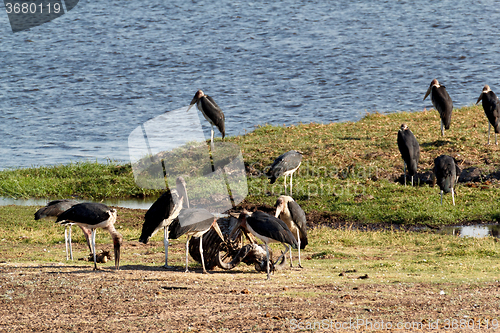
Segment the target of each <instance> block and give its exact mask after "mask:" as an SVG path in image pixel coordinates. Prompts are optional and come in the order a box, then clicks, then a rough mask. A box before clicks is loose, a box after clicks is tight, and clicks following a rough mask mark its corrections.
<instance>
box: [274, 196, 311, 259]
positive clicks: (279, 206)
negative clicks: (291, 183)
mask: <svg viewBox="0 0 500 333" xmlns="http://www.w3.org/2000/svg"><path fill="white" fill-rule="evenodd" d="M275 207H276V215H275V216H276V217H277V218H279V219H280V220H282V221H283V222H285V224H286V225H287V226H288V229H290V231H291V232H292V234H293V236H294V237H295V240H296V241H297V245H298V246H297V247H298V250H299V267H300V268H302V263H301V261H300V250H301V249H302V250H303V249H305V247H306V245H307V244H308V241H307V224H306V213H305V212H304V210H303V209H302V208H301V207H300V206H299V204H298V203H296V202H295V200H293V198H292V197H289V196H287V195H282V196H281V197H279V198H278V200H276V205H275ZM292 266H293V265H292V251H291V250H290V267H292Z"/></svg>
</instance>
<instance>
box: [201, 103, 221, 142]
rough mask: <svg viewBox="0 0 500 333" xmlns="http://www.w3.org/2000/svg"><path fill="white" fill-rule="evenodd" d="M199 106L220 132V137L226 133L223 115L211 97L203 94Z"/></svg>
mask: <svg viewBox="0 0 500 333" xmlns="http://www.w3.org/2000/svg"><path fill="white" fill-rule="evenodd" d="M200 102H201V107H202V109H203V113H205V116H206V117H207V118H209V119H210V120H211V121H212V122H213V124H214V125H215V126H216V127H217V128H218V129H219V132H220V133H221V134H222V138H224V136H225V135H226V129H225V125H224V121H225V117H224V113H223V112H222V110H221V108H220V107H219V106H218V105H217V103H215V101H214V100H213V98H212V97H210V96H207V95H205V96H204V97H202V98H201V99H200Z"/></svg>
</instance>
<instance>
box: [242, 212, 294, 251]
mask: <svg viewBox="0 0 500 333" xmlns="http://www.w3.org/2000/svg"><path fill="white" fill-rule="evenodd" d="M246 219H247V223H248V224H249V225H250V226H251V227H252V229H253V230H254V231H255V232H256V233H258V234H259V235H263V236H266V237H268V238H271V239H274V240H276V241H278V242H281V243H285V244H289V245H291V246H292V247H293V248H294V249H296V248H297V241H296V240H295V237H294V236H293V235H292V232H291V231H290V229H288V226H287V225H286V224H285V222H283V221H281V220H280V219H278V218H276V217H274V216H272V215H269V214H267V213H264V212H261V211H256V212H254V213H253V214H252V216H247V218H246Z"/></svg>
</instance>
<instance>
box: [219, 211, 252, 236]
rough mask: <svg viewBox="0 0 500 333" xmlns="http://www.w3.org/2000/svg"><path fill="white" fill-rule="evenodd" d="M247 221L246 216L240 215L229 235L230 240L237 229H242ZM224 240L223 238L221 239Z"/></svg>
mask: <svg viewBox="0 0 500 333" xmlns="http://www.w3.org/2000/svg"><path fill="white" fill-rule="evenodd" d="M246 221H247V216H246V214H244V213H241V214H240V216H239V217H238V223H237V224H236V225H235V226H234V228H233V230H232V231H231V233H230V234H229V238H230V239H232V238H233V236H234V234H235V233H236V232H237V231H238V229H240V228H241V229H243V228H244V226H245V223H246ZM223 239H224V238H223Z"/></svg>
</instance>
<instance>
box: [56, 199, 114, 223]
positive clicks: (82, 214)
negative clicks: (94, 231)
mask: <svg viewBox="0 0 500 333" xmlns="http://www.w3.org/2000/svg"><path fill="white" fill-rule="evenodd" d="M110 209H111V208H109V207H108V206H106V205H105V204H102V203H98V202H84V203H80V204H76V205H74V206H72V207H71V208H70V209H68V210H67V211H65V212H63V213H62V214H61V215H59V217H58V218H57V221H56V222H61V224H67V223H72V222H74V223H84V224H87V225H89V226H93V225H96V224H99V223H101V222H103V221H106V220H107V219H108V218H109V217H110V214H109V211H110Z"/></svg>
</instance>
